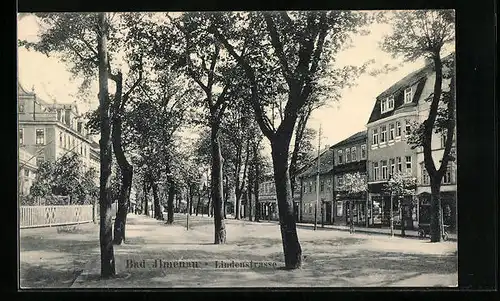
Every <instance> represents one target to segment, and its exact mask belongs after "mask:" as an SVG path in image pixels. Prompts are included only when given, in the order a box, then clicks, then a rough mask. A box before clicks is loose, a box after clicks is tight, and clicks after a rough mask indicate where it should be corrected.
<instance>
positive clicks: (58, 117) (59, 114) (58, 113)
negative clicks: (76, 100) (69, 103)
mask: <svg viewBox="0 0 500 301" xmlns="http://www.w3.org/2000/svg"><path fill="white" fill-rule="evenodd" d="M61 115H62V114H61V110H57V121H62V116H61Z"/></svg>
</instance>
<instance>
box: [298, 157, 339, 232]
mask: <svg viewBox="0 0 500 301" xmlns="http://www.w3.org/2000/svg"><path fill="white" fill-rule="evenodd" d="M318 172H319V188H318V187H317V186H318V182H317V177H318ZM298 178H299V180H300V187H301V190H300V191H301V193H300V194H301V197H300V210H299V211H300V216H299V221H300V222H306V223H311V222H314V221H315V220H317V221H318V223H322V222H323V223H326V224H331V223H332V222H333V152H332V150H331V149H330V148H326V149H324V150H323V151H322V152H321V154H320V156H319V170H318V157H316V158H315V159H314V160H312V161H311V162H310V164H309V165H308V166H307V167H305V168H304V169H303V171H302V172H301V173H300V174H299V175H298ZM318 189H319V191H318ZM318 192H319V199H318ZM317 205H318V206H317Z"/></svg>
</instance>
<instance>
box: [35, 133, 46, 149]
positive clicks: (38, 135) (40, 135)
mask: <svg viewBox="0 0 500 301" xmlns="http://www.w3.org/2000/svg"><path fill="white" fill-rule="evenodd" d="M36 144H37V145H43V144H45V131H44V130H43V129H36Z"/></svg>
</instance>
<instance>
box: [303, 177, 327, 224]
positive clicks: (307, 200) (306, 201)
mask: <svg viewBox="0 0 500 301" xmlns="http://www.w3.org/2000/svg"><path fill="white" fill-rule="evenodd" d="M322 182H323V185H324V186H323V191H321V183H322ZM300 183H301V185H300V186H301V189H302V201H301V203H302V204H301V219H302V220H301V221H302V222H314V210H315V207H316V200H317V182H316V176H311V177H307V178H303V179H301V181H300ZM309 188H311V189H310V190H309ZM332 200H333V175H332V174H331V173H330V174H322V175H320V192H319V206H321V204H322V201H332ZM319 209H320V208H318V210H319ZM320 220H321V214H320V211H318V221H320Z"/></svg>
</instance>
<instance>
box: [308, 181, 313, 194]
mask: <svg viewBox="0 0 500 301" xmlns="http://www.w3.org/2000/svg"><path fill="white" fill-rule="evenodd" d="M312 183H313V182H312V181H309V192H312V189H313V188H312V185H313V184H312Z"/></svg>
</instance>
